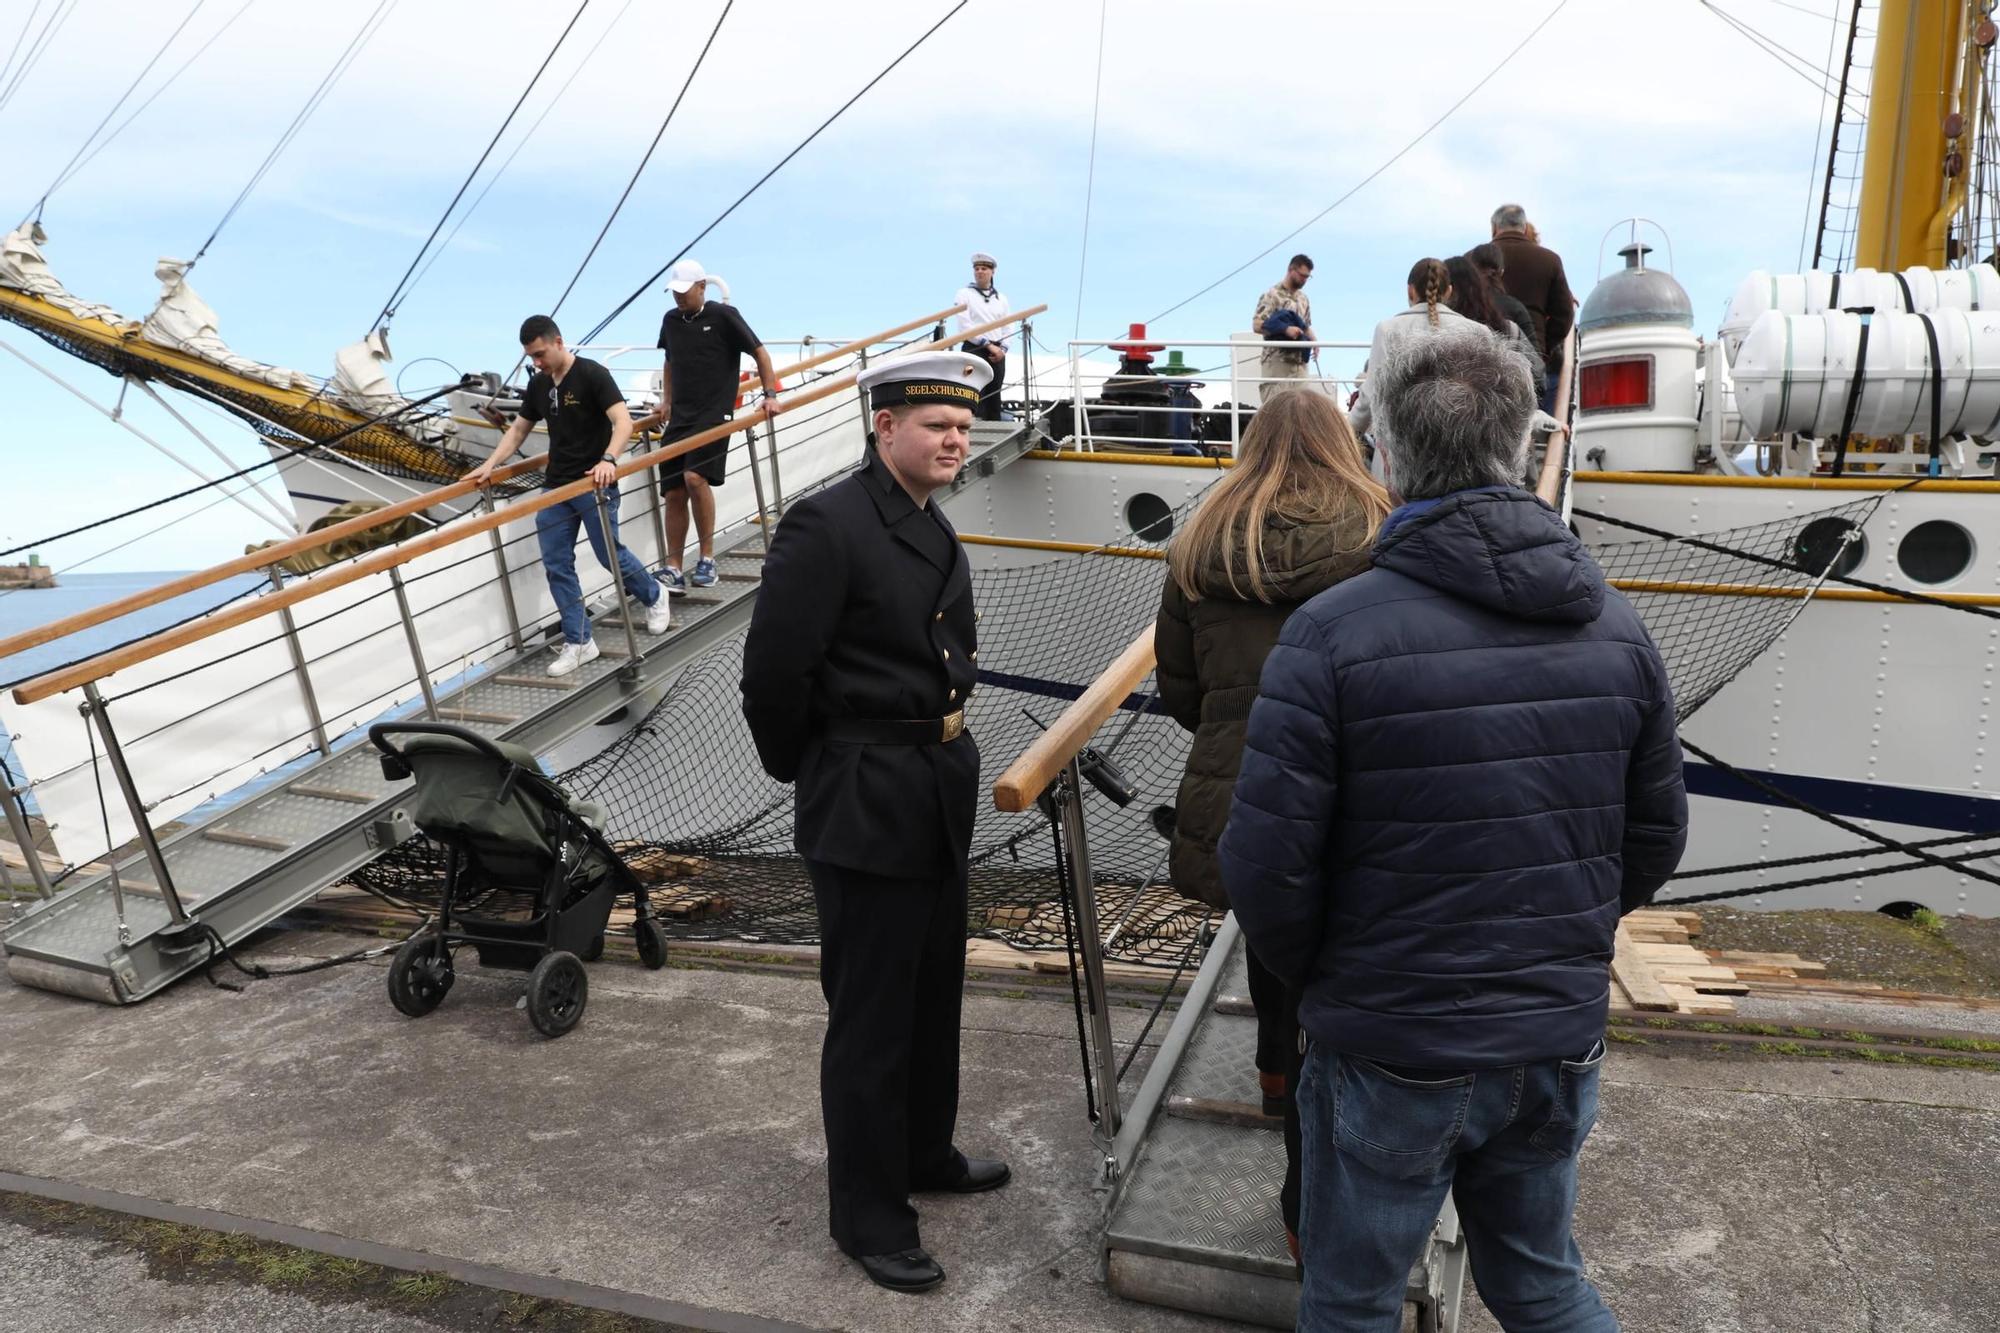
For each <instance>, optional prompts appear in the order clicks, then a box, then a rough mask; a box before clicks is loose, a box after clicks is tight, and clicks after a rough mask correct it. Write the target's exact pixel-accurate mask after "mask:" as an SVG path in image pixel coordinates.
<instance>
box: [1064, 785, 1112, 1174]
mask: <svg viewBox="0 0 2000 1333" xmlns="http://www.w3.org/2000/svg"><path fill="white" fill-rule="evenodd" d="M1083 791H1084V787H1083V770H1082V768H1081V767H1080V766H1079V764H1078V763H1077V759H1076V756H1075V755H1071V756H1070V761H1069V767H1067V768H1065V769H1064V770H1063V777H1062V790H1061V792H1060V793H1059V795H1060V796H1061V797H1062V821H1063V837H1064V839H1065V840H1066V841H1067V842H1068V844H1069V867H1070V883H1071V884H1072V885H1073V886H1074V887H1075V889H1076V933H1077V936H1078V938H1077V947H1078V949H1079V950H1081V951H1082V954H1083V999H1084V1003H1085V1004H1086V1005H1088V1006H1089V1007H1090V1045H1091V1055H1092V1056H1093V1058H1094V1059H1095V1062H1096V1065H1097V1095H1098V1108H1099V1113H1100V1115H1101V1116H1102V1120H1101V1121H1100V1123H1099V1128H1100V1129H1102V1130H1103V1132H1104V1133H1105V1134H1106V1135H1108V1136H1115V1135H1116V1134H1117V1133H1118V1117H1119V1106H1118V1054H1117V1052H1116V1051H1115V1050H1113V1049H1112V1046H1111V1014H1110V1012H1109V1011H1108V1010H1106V1009H1105V1007H1104V937H1103V936H1102V935H1101V934H1100V933H1099V929H1098V924H1097V885H1096V884H1095V883H1094V882H1093V881H1092V879H1091V870H1090V839H1089V836H1088V835H1087V834H1086V833H1085V831H1084V826H1083Z"/></svg>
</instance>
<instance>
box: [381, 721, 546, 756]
mask: <svg viewBox="0 0 2000 1333" xmlns="http://www.w3.org/2000/svg"><path fill="white" fill-rule="evenodd" d="M391 736H449V737H451V738H452V739H453V740H456V741H464V742H465V743H466V744H468V745H470V746H471V747H472V748H473V749H475V750H477V751H479V752H480V753H481V754H483V755H485V756H486V757H487V758H489V759H493V760H496V761H498V762H500V763H503V764H513V763H514V761H513V760H512V759H511V758H509V757H508V756H507V754H506V753H505V752H504V751H503V750H501V748H500V747H499V746H497V745H495V744H494V743H493V742H492V741H491V740H488V739H487V738H486V737H484V736H482V735H480V734H479V733H478V732H476V731H471V730H468V729H467V728H465V727H459V726H454V725H452V724H451V723H449V722H377V723H376V724H375V725H374V726H372V727H370V728H368V739H369V740H370V741H371V742H373V743H374V745H375V748H376V749H378V750H380V751H381V752H382V753H384V754H393V755H395V756H396V757H397V758H399V759H400V758H402V755H403V752H402V751H401V750H399V749H397V748H396V747H395V746H394V745H393V744H391V743H390V741H389V737H391Z"/></svg>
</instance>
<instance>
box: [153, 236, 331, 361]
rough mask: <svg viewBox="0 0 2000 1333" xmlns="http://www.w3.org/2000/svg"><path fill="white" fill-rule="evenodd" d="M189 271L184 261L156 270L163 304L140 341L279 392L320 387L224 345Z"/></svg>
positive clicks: (164, 262)
mask: <svg viewBox="0 0 2000 1333" xmlns="http://www.w3.org/2000/svg"><path fill="white" fill-rule="evenodd" d="M187 270H188V262H187V261H186V260H183V259H164V258H163V259H161V260H160V262H159V263H158V264H157V265H155V266H154V268H153V276H154V277H156V278H158V279H159V280H160V303H159V304H158V305H156V306H154V307H153V313H152V314H150V315H148V316H146V323H145V325H144V327H142V328H141V329H140V330H139V336H140V337H142V338H144V339H145V340H146V341H147V342H150V343H158V344H159V345H160V346H162V347H171V348H173V349H174V350H175V351H177V352H186V353H188V354H189V355H191V356H198V357H200V358H201V359H202V360H204V361H207V362H210V363H212V364H214V365H218V366H221V367H222V368H223V369H225V370H230V371H234V372H235V373H236V374H238V375H241V376H243V377H244V378H245V379H253V380H260V381H262V382H263V383H265V384H270V385H274V386H276V387H277V388H280V389H307V390H311V389H316V388H318V387H319V385H318V383H317V382H316V381H314V380H313V378H312V377H311V376H310V375H304V374H301V373H300V372H298V371H296V370H286V369H284V368H283V367H282V366H271V365H266V364H265V363H264V362H262V361H252V360H251V359H250V358H249V357H247V356H238V355H237V354H236V353H235V352H232V351H231V350H229V344H228V343H225V342H224V341H222V334H221V333H220V332H218V331H217V327H216V325H217V322H218V320H217V316H216V313H215V311H214V310H213V309H212V308H211V307H210V306H209V304H208V302H206V301H204V300H202V299H201V297H199V296H197V295H195V290H194V288H193V287H191V286H189V285H188V280H187Z"/></svg>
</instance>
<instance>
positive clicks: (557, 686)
mask: <svg viewBox="0 0 2000 1333" xmlns="http://www.w3.org/2000/svg"><path fill="white" fill-rule="evenodd" d="M603 650H604V649H603V645H602V644H600V645H598V651H599V652H602V651H603ZM493 683H494V684H496V685H520V686H523V687H525V688H527V689H531V690H573V689H575V688H576V686H577V682H576V681H575V680H574V679H572V678H571V677H569V676H549V675H542V676H495V677H494V678H493Z"/></svg>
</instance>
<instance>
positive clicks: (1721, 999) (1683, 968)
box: [1611, 908, 1750, 1017]
mask: <svg viewBox="0 0 2000 1333" xmlns="http://www.w3.org/2000/svg"><path fill="white" fill-rule="evenodd" d="M1700 934H1701V918H1700V917H1699V916H1697V915H1696V914H1695V913H1693V912H1686V911H1670V910H1667V909H1664V908H1645V909H1642V910H1640V911H1637V912H1633V913H1632V914H1631V915H1629V916H1627V917H1626V918H1625V919H1624V920H1623V921H1621V922H1619V923H1618V939H1617V945H1616V952H1615V953H1614V954H1613V955H1612V959H1611V1008H1612V1011H1613V1012H1616V1013H1659V1014H1699V1015H1704V1016H1710V1017H1719V1016H1722V1015H1725V1014H1733V1013H1735V1012H1736V1003H1735V1000H1734V999H1733V998H1732V997H1734V996H1737V995H1747V994H1748V993H1749V991H1750V988H1749V986H1748V985H1746V984H1745V983H1744V982H1743V980H1742V979H1741V978H1740V977H1738V976H1737V975H1736V972H1735V970H1734V969H1733V968H1731V967H1730V966H1728V965H1727V964H1726V963H1720V962H1717V961H1716V960H1715V959H1713V958H1711V957H1710V956H1709V955H1708V954H1706V953H1703V952H1702V951H1701V950H1700V949H1697V948H1695V947H1694V946H1693V945H1692V944H1690V943H1688V941H1689V940H1691V939H1694V938H1696V937H1698V936H1699V935H1700Z"/></svg>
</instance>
